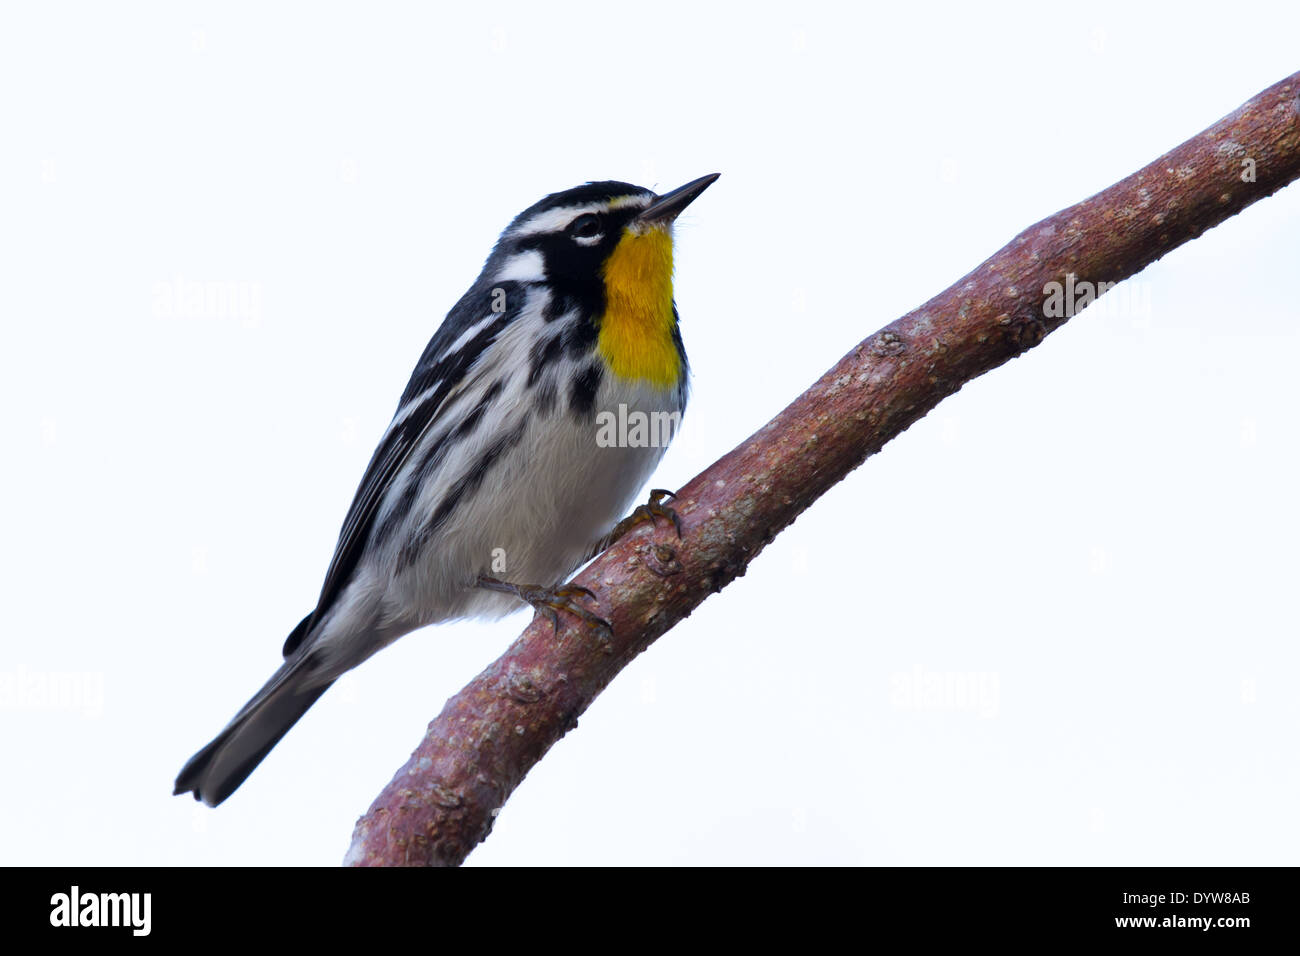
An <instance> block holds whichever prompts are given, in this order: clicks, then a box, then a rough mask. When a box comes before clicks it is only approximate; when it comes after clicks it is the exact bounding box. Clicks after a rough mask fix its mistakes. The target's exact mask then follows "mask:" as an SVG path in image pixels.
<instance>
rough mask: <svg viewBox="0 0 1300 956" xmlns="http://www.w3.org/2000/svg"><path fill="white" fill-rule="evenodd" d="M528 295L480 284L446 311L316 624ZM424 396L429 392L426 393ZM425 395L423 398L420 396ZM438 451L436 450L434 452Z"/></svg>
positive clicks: (370, 473)
mask: <svg viewBox="0 0 1300 956" xmlns="http://www.w3.org/2000/svg"><path fill="white" fill-rule="evenodd" d="M494 288H502V289H505V290H506V295H505V302H506V310H505V311H504V312H499V313H493V312H492V289H494ZM526 297H527V293H526V292H525V291H524V288H523V286H522V285H520V284H519V283H514V282H506V283H498V284H496V285H493V286H486V285H482V284H476V285H475V286H474V288H472V289H470V291H469V292H467V293H465V295H464V296H462V297H461V300H460V302H458V303H456V305H455V306H454V307H453V308H452V310H451V312H450V313H448V316H447V321H446V322H444V323H443V325H442V327H441V328H439V329H438V332H437V334H436V335H434V337H433V339H432V340H431V341H430V342H429V344H428V346H427V347H426V348H425V350H424V354H423V355H422V356H421V357H420V363H419V364H418V365H416V367H415V371H414V372H413V373H412V375H411V380H410V381H409V382H408V383H407V386H406V390H405V391H404V392H403V393H402V400H401V401H400V402H399V403H398V406H397V414H399V415H400V414H401V413H402V412H403V411H404V410H405V409H406V407H407V406H408V405H410V404H411V403H412V402H415V401H416V400H417V399H418V404H417V405H415V407H414V408H412V410H411V411H410V413H409V414H408V415H407V416H406V417H405V418H403V419H402V421H401V422H398V423H397V424H394V425H391V426H389V430H388V432H387V434H385V435H384V437H383V440H382V441H381V442H380V443H379V447H378V448H376V449H375V453H374V455H373V456H372V457H371V459H370V464H369V465H368V466H367V467H366V473H365V475H364V476H363V477H362V479H361V484H360V486H359V487H358V488H357V493H356V496H355V497H354V498H353V500H352V507H351V508H349V509H348V514H347V517H346V518H345V519H344V520H343V528H342V530H341V531H340V532H339V541H338V545H337V546H336V547H335V550H334V558H333V560H332V561H331V562H330V566H329V570H328V571H326V572H325V584H324V585H323V586H322V587H321V593H320V598H319V599H318V600H317V602H316V610H315V611H314V612H313V613H312V619H313V622H314V621H318V620H320V619H321V618H322V617H323V616H324V615H325V613H326V612H327V611H328V610H329V609H330V607H331V605H333V603H334V601H335V600H337V599H338V596H339V595H340V594H341V593H343V589H344V588H345V587H346V586H347V583H348V581H349V580H350V579H351V577H352V572H353V571H355V570H356V567H357V563H358V562H359V561H360V559H361V555H362V554H363V553H365V550H366V546H367V542H368V541H369V540H370V536H371V532H372V531H373V530H374V523H375V516H376V515H377V514H378V512H379V507H380V505H381V504H382V502H383V498H384V494H385V492H386V491H388V490H389V487H390V485H391V484H392V481H393V479H394V478H395V477H396V476H397V474H398V473H399V472H400V471H401V469H402V466H403V465H404V464H405V463H406V460H407V458H408V457H410V454H411V452H412V450H413V449H414V448H416V447H418V445H419V443H420V439H421V437H422V436H423V435H424V432H425V430H426V429H427V428H429V427H430V426H431V425H432V424H433V421H434V416H435V415H436V414H437V412H438V410H439V406H441V405H442V403H443V400H444V399H445V398H446V397H447V394H448V393H449V392H450V391H451V390H452V389H453V388H454V387H455V386H456V385H458V384H460V383H461V381H462V380H464V378H465V377H466V374H467V372H468V371H469V369H470V367H471V366H473V364H474V363H475V362H476V361H478V359H479V357H480V356H482V355H483V353H484V352H485V351H486V350H487V349H488V347H489V346H491V345H492V343H493V342H495V341H496V338H497V336H498V335H500V334H501V332H502V330H503V329H505V327H506V326H507V325H509V324H510V323H511V322H513V321H514V320H515V319H516V318H518V317H519V313H520V312H521V311H522V310H523V307H524V301H525V299H526ZM498 299H499V297H498ZM491 315H495V316H496V318H495V319H494V320H493V321H491V322H489V323H488V324H487V325H485V326H484V327H483V328H482V329H481V330H480V331H479V332H478V333H477V334H475V335H474V336H473V337H472V338H471V339H470V340H469V341H468V342H466V343H465V344H464V345H463V346H461V348H460V349H459V350H457V351H455V352H452V353H451V354H450V355H447V356H446V357H444V358H442V359H441V360H439V359H438V356H439V355H440V354H441V353H442V352H443V351H444V350H445V349H446V348H447V347H448V346H450V345H451V344H452V343H454V342H455V341H456V340H457V339H459V338H460V337H461V335H463V334H464V333H465V330H466V329H469V328H472V327H473V326H474V325H475V324H476V323H478V322H481V321H483V319H484V318H486V317H488V316H491ZM426 392H427V393H428V394H425V393H426ZM421 395H423V396H424V397H423V398H420V396H421ZM436 451H437V450H436V449H434V452H433V453H436ZM307 630H310V628H308V629H307ZM300 640H301V639H300ZM286 646H287V643H286Z"/></svg>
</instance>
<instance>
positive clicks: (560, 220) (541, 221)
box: [511, 193, 652, 236]
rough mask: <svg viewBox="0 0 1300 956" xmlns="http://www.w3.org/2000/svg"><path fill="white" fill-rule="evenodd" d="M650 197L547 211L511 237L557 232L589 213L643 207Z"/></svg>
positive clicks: (635, 197)
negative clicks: (627, 207)
mask: <svg viewBox="0 0 1300 956" xmlns="http://www.w3.org/2000/svg"><path fill="white" fill-rule="evenodd" d="M651 198H652V197H650V196H647V195H643V194H642V195H638V194H635V193H634V194H633V195H630V196H615V197H614V198H613V199H602V200H601V201H599V202H591V203H586V204H585V205H579V206H560V207H558V208H556V209H548V210H546V212H540V213H538V214H537V215H536V216H534V217H533V218H532V219H529V220H528V221H527V222H523V223H520V224H519V226H518V227H516V228H515V229H514V230H513V231H512V232H511V235H512V236H535V235H538V234H539V233H543V232H559V231H560V230H561V229H563V228H564V227H565V226H567V225H568V224H569V223H571V222H573V220H575V219H577V218H578V217H579V216H584V215H586V214H587V213H589V212H608V211H609V210H611V209H623V208H624V207H626V206H637V207H644V206H648V205H649V204H650V199H651Z"/></svg>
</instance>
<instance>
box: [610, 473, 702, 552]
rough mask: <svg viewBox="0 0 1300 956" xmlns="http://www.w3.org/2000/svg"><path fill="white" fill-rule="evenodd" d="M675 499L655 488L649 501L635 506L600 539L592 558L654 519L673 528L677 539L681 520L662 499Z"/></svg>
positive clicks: (653, 522)
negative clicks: (659, 519) (661, 519)
mask: <svg viewBox="0 0 1300 956" xmlns="http://www.w3.org/2000/svg"><path fill="white" fill-rule="evenodd" d="M676 497H677V496H676V495H675V494H673V492H671V491H665V490H664V489H663V488H655V489H654V490H653V491H651V492H650V500H649V501H647V502H646V503H645V504H643V505H637V506H636V507H635V508H634V509H632V513H631V514H630V515H628V516H627V517H626V518H624V519H623V520H622V521H620V522H619V523H618V524H616V525H614V530H612V531H611V532H610V533H609V534H607V535H605V537H603V538H601V539H600V543H599V544H598V545H597V546H596V550H595V552H594V553H593V555H592V556H593V557H595V555H597V554H600V553H601V552H602V551H604V550H605V549H606V548H608V547H609V546H610V545H611V544H613V543H614V542H615V541H617V540H618V539H619V538H621V537H623V535H625V534H627V533H628V532H629V531H631V530H632V529H633V528H635V527H636V526H637V525H640V524H645V523H646V522H647V521H648V522H650V524H652V525H653V524H655V519H656V518H663V519H664V520H666V521H667V522H668V523H670V524H671V525H672V526H673V530H674V531H676V532H677V537H679V538H680V537H681V536H682V519H681V518H679V517H678V516H677V512H676V511H674V510H673V509H672V508H670V507H669V506H668V505H666V504H664V499H666V498H676Z"/></svg>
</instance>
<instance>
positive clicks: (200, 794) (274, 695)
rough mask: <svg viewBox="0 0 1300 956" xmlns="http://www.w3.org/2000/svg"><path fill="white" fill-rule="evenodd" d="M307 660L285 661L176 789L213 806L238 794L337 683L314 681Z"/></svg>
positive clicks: (184, 771) (184, 773)
mask: <svg viewBox="0 0 1300 956" xmlns="http://www.w3.org/2000/svg"><path fill="white" fill-rule="evenodd" d="M308 660H309V659H308V658H306V657H304V656H303V655H295V656H294V657H292V658H291V659H290V660H287V661H285V662H284V664H283V665H282V666H281V667H280V669H279V670H278V671H276V672H275V674H274V675H273V676H272V677H271V679H270V680H269V681H267V682H266V685H265V686H264V687H263V688H262V689H261V690H259V691H258V692H257V693H256V694H255V695H254V696H253V699H252V700H250V701H249V702H248V703H247V704H245V705H244V708H243V709H242V710H241V711H240V712H239V713H238V714H236V715H235V719H234V720H232V721H231V722H230V723H229V724H228V725H227V726H226V729H225V730H223V731H222V732H221V733H219V734H218V735H217V737H216V739H215V740H213V741H212V743H210V744H208V745H207V746H206V747H204V748H203V749H202V750H200V751H199V752H198V753H196V754H195V755H194V756H193V757H191V758H190V760H189V763H187V764H186V765H185V766H184V768H182V770H181V772H180V774H179V775H178V776H177V777H176V789H175V791H174V792H175V793H178V794H179V793H189V792H191V791H192V792H193V793H194V799H195V800H202V801H203V802H204V803H206V804H207V805H208V806H210V807H215V806H216V805H217V804H219V803H220V802H221V801H222V800H225V799H226V797H228V796H230V795H231V794H232V793H234V792H235V790H236V789H237V788H238V787H239V785H240V784H241V783H243V782H244V780H245V778H247V777H248V775H249V774H250V773H252V772H253V770H254V769H255V768H256V767H257V765H258V764H259V763H261V762H262V760H263V759H264V758H265V757H266V755H267V754H268V753H270V752H271V748H272V747H274V746H275V745H276V744H277V743H279V742H280V738H281V737H283V736H284V735H285V734H286V733H288V732H289V728H290V727H292V726H293V725H294V724H296V723H297V722H298V719H299V718H300V717H302V715H303V714H305V713H307V708H309V707H311V705H312V704H314V703H316V701H317V700H318V699H319V698H320V695H321V694H323V693H325V691H327V690H329V687H330V685H331V684H332V683H333V681H332V680H331V681H326V682H325V683H320V682H319V678H317V680H312V677H313V674H312V668H311V667H310V665H309V664H308Z"/></svg>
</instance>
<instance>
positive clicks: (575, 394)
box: [175, 176, 716, 806]
mask: <svg viewBox="0 0 1300 956" xmlns="http://www.w3.org/2000/svg"><path fill="white" fill-rule="evenodd" d="M715 178H716V176H713V177H705V178H704V179H702V180H697V181H696V182H694V183H691V184H688V185H687V186H684V187H682V188H681V189H680V190H675V191H674V192H672V193H668V194H666V195H664V196H656V195H655V194H654V193H653V192H651V191H650V190H647V189H642V188H639V187H636V186H630V185H628V184H626V183H617V182H601V183H589V184H587V185H586V186H581V187H578V188H576V189H572V190H568V191H567V192H563V193H556V194H553V195H551V196H548V197H546V198H545V199H543V200H542V201H541V202H539V203H537V204H536V205H534V206H532V207H530V208H529V209H527V210H525V211H524V212H523V213H521V214H520V215H519V216H518V217H517V218H516V219H515V220H514V222H512V223H511V225H510V226H509V227H508V228H507V229H506V230H505V232H504V233H503V234H502V236H501V238H500V239H499V241H498V242H497V244H496V247H495V249H494V250H493V252H492V254H491V255H490V257H489V258H488V260H487V262H486V264H485V265H484V268H483V271H482V273H481V274H480V275H479V277H478V279H477V280H476V281H475V283H474V284H473V285H472V286H471V287H470V289H469V291H467V292H466V293H465V295H464V296H462V297H461V299H460V301H459V302H457V303H456V305H455V306H454V307H453V308H452V309H451V311H450V312H449V313H448V315H447V317H446V319H445V321H444V322H443V323H442V325H441V327H440V328H439V329H438V330H437V332H436V333H435V334H434V336H433V338H432V340H431V341H430V342H429V344H428V346H427V347H426V349H425V350H424V354H423V355H422V356H421V358H420V361H419V363H418V364H417V365H416V367H415V370H414V372H413V374H412V375H411V379H410V382H409V383H408V384H407V386H406V389H405V391H404V392H403V394H402V397H401V400H400V401H399V403H398V407H397V411H396V414H395V415H394V417H393V420H392V423H391V424H390V425H389V426H388V429H387V431H386V432H385V433H384V436H383V438H382V439H381V440H380V442H379V446H378V447H377V448H376V450H375V453H374V455H373V457H372V458H371V461H370V464H369V466H368V467H367V469H366V472H365V475H364V477H363V478H362V480H361V484H360V486H359V487H358V489H357V492H356V496H355V498H354V500H353V502H352V506H351V508H350V509H349V511H348V514H347V517H346V519H345V520H344V522H343V528H342V530H341V532H340V535H339V540H338V545H337V547H336V550H335V553H334V557H333V559H332V561H331V562H330V565H329V569H328V571H327V573H326V576H325V582H324V585H323V587H322V589H321V593H320V598H319V600H318V602H317V605H316V607H315V608H314V609H313V610H312V612H311V613H310V614H308V615H307V616H306V617H305V618H304V619H303V620H302V622H301V623H300V624H299V625H298V627H297V628H295V629H294V631H293V632H292V634H290V636H289V638H288V640H287V641H286V642H285V645H284V657H285V660H284V663H283V665H282V666H281V667H280V669H279V670H278V671H276V673H275V674H274V675H273V676H272V677H271V679H270V680H269V681H268V682H267V683H266V685H265V686H263V687H262V689H261V690H260V691H258V693H257V694H256V695H255V696H254V697H253V698H252V699H251V700H250V701H249V702H248V703H247V704H246V705H245V706H244V708H243V709H242V710H241V711H240V712H239V713H238V714H237V715H236V716H235V718H234V719H233V720H232V721H231V722H230V724H229V725H228V726H227V727H226V728H225V729H224V730H223V731H222V732H221V734H219V735H218V736H217V737H216V739H215V740H213V741H212V742H211V743H210V744H208V746H207V747H205V748H204V749H203V750H201V751H200V752H199V753H198V754H196V755H195V756H194V757H193V758H192V759H191V760H190V761H189V763H187V764H186V766H185V767H184V769H183V770H182V771H181V773H180V775H179V776H178V777H177V780H176V788H175V789H176V792H177V793H184V792H191V791H192V792H193V793H194V795H195V798H196V799H199V800H202V801H203V802H205V803H207V804H208V805H210V806H215V805H217V804H218V803H220V802H221V801H223V800H224V799H226V797H228V796H229V795H230V794H231V793H232V792H233V791H234V790H235V788H237V787H238V786H239V785H240V784H241V783H242V782H243V780H244V779H245V778H246V777H247V776H248V774H249V773H251V772H252V770H253V769H254V768H255V767H256V766H257V765H258V763H260V762H261V760H262V759H263V758H264V757H265V756H266V754H267V753H268V752H269V751H270V749H271V748H272V747H273V746H274V745H275V744H276V743H277V742H278V741H279V740H280V738H281V737H282V736H283V735H284V734H285V733H286V732H287V731H288V729H289V728H290V727H292V726H293V724H294V723H295V722H296V721H297V720H298V719H299V718H300V717H301V716H302V714H303V713H305V712H306V710H307V709H308V708H309V707H310V706H311V705H312V703H314V702H315V701H316V700H317V699H318V698H319V697H320V695H321V694H322V693H324V692H325V690H327V689H328V688H329V686H330V685H331V684H332V683H333V682H334V681H335V680H336V679H337V678H338V677H339V676H340V675H342V674H343V673H344V672H346V671H347V670H349V669H351V668H353V667H355V666H357V665H358V664H360V663H361V662H362V661H364V660H365V659H366V658H368V657H369V656H370V655H372V654H374V653H375V652H376V651H378V650H380V649H381V648H383V647H385V646H386V645H388V644H389V643H391V642H392V641H394V640H396V639H397V638H399V637H401V636H402V635H404V634H407V633H409V632H410V631H412V630H415V629H417V628H420V627H423V626H425V625H428V624H433V623H437V622H440V621H447V620H451V619H455V618H462V617H469V616H488V617H492V616H500V615H502V614H505V613H508V612H510V611H512V610H515V609H517V608H518V607H520V602H519V600H518V599H517V598H516V597H515V596H513V595H511V594H508V593H502V592H501V591H499V590H491V589H488V588H485V587H479V586H476V583H477V581H478V579H479V577H480V576H481V575H486V574H489V573H491V574H493V575H494V576H496V577H500V578H505V579H507V580H509V581H511V582H516V583H537V584H543V585H552V584H555V583H558V582H560V581H562V580H564V579H565V578H566V577H567V576H568V575H569V574H570V573H572V571H573V570H575V569H576V568H577V567H578V566H579V565H581V564H582V563H583V562H584V561H585V560H587V559H588V558H590V557H591V556H592V552H593V548H594V547H595V546H596V544H597V542H599V541H600V540H601V538H602V537H603V536H604V535H605V534H606V533H607V532H609V530H610V529H611V528H612V527H613V526H614V524H615V523H616V522H617V521H618V520H619V518H621V517H622V516H623V515H625V514H626V513H627V512H628V510H629V508H630V506H631V505H632V503H633V501H634V500H635V498H636V496H637V494H638V492H640V490H641V489H642V488H643V487H644V485H645V484H646V482H647V481H648V479H649V477H650V474H651V473H652V472H653V470H654V468H655V466H656V465H657V464H658V462H659V460H660V458H661V456H662V455H663V452H664V447H663V445H662V444H642V445H636V444H618V443H615V444H613V445H609V444H606V443H601V442H598V441H597V440H596V435H597V427H598V420H599V419H600V416H601V415H602V414H611V415H624V416H626V415H637V414H640V415H645V416H664V415H668V416H676V417H678V418H679V417H680V414H681V412H682V410H683V409H684V408H685V404H686V397H687V366H686V357H685V352H684V350H683V348H682V342H681V337H680V335H679V334H678V330H677V324H676V308H675V306H674V305H673V304H672V302H671V238H670V228H671V223H672V220H673V218H674V217H675V216H676V214H677V213H678V212H680V210H681V208H684V207H685V205H686V204H687V203H689V202H690V201H691V199H693V198H694V197H695V196H696V195H698V194H699V193H700V192H702V191H703V189H704V188H705V187H706V186H708V185H709V183H711V182H712V181H713V179H715ZM652 231H657V232H654V234H653V235H652V236H650V239H647V238H646V234H647V233H650V232H652ZM650 240H653V243H655V244H656V245H654V247H653V248H650V245H651V244H652V243H650ZM637 242H640V243H642V246H643V247H644V248H641V247H637V248H635V249H633V250H632V251H633V253H635V256H632V257H630V254H629V252H628V250H629V249H630V248H632V246H633V244H635V243H637ZM664 244H666V248H667V250H668V253H667V254H668V260H667V269H668V275H667V276H662V275H658V274H657V273H658V272H661V271H662V269H663V266H662V264H661V263H660V258H662V248H664V247H665V245H664ZM616 254H617V256H618V262H619V263H620V265H619V266H618V267H617V269H616V268H615V267H614V265H613V264H614V262H615V256H616ZM657 256H658V257H659V258H656V257H657ZM637 257H639V258H637ZM627 262H630V263H631V265H627ZM642 273H645V275H644V276H643V275H642ZM652 273H653V274H652ZM643 282H644V288H642V284H643ZM664 290H667V291H666V292H665V291H664ZM643 294H644V295H645V296H647V297H649V298H652V299H655V301H647V302H646V303H645V304H644V305H645V308H644V309H642V303H640V302H638V301H637V297H639V296H641V295H643ZM665 294H666V295H667V296H668V301H667V302H660V301H658V298H660V297H662V296H663V295H665ZM611 297H613V298H611ZM615 300H617V301H615ZM629 301H630V302H632V305H633V308H632V310H631V311H630V312H628V311H627V310H626V309H624V310H623V311H618V310H617V309H616V308H615V305H616V304H618V303H622V305H620V306H619V308H620V309H623V307H624V306H625V305H626V303H627V302H629ZM664 309H668V310H670V313H664V312H663V310H664ZM625 313H626V316H630V317H623V318H620V316H624V315H625ZM668 314H670V316H671V318H670V319H668V320H666V321H658V320H656V319H655V317H656V316H660V317H661V318H662V316H664V315H668ZM614 322H625V323H627V326H626V328H623V329H622V330H617V329H614V328H613V327H612V326H610V323H614ZM615 332H620V334H619V335H615V334H614V333H615ZM664 336H668V337H670V339H671V341H670V342H667V343H665V342H661V341H658V340H659V339H662V338H663V337H664ZM641 349H645V350H646V351H647V354H650V353H653V354H654V355H655V356H657V358H656V359H655V360H654V361H651V360H650V359H647V358H645V357H644V356H641V355H639V354H636V353H637V352H638V350H641ZM655 349H659V351H655ZM665 350H666V351H665ZM674 354H675V357H676V360H677V361H676V364H674V362H673V359H674ZM611 360H612V361H611ZM629 369H630V370H631V373H630V374H629V371H628V370H629ZM665 369H667V370H668V371H667V372H666V371H665ZM494 557H496V558H500V559H503V560H504V564H505V569H504V571H501V570H500V569H499V568H496V567H494V565H493V562H494Z"/></svg>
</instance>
